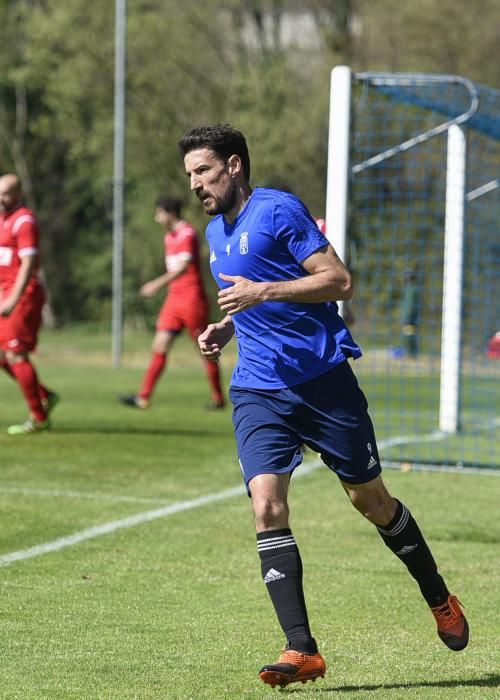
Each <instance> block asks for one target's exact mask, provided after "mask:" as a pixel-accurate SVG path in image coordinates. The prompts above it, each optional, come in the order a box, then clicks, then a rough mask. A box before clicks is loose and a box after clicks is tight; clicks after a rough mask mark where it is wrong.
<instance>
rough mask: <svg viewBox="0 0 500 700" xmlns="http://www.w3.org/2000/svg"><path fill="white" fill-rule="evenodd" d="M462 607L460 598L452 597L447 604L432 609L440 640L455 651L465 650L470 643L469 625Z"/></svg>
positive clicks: (449, 597)
mask: <svg viewBox="0 0 500 700" xmlns="http://www.w3.org/2000/svg"><path fill="white" fill-rule="evenodd" d="M460 606H461V602H460V601H459V600H458V598H457V597H456V596H454V595H450V596H448V600H447V601H446V602H445V603H443V604H442V605H438V606H437V607H436V608H431V612H432V614H433V615H434V617H435V619H436V622H437V633H438V635H439V638H440V639H441V641H442V642H444V643H445V644H446V646H447V647H448V648H449V649H453V651H461V650H462V649H465V647H466V646H467V644H468V642H469V625H468V624H467V620H466V619H465V615H464V614H463V612H462V610H461V608H460Z"/></svg>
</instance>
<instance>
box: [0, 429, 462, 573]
mask: <svg viewBox="0 0 500 700" xmlns="http://www.w3.org/2000/svg"><path fill="white" fill-rule="evenodd" d="M446 437H448V435H446V434H444V433H439V432H436V433H431V434H429V435H418V436H398V437H394V438H387V439H386V440H380V441H379V442H378V446H379V448H380V449H384V448H385V447H390V446H391V445H399V444H404V443H405V442H408V443H411V442H414V441H415V440H419V441H423V440H427V441H429V440H430V441H434V440H444V439H445V438H446ZM322 464H323V462H322V461H321V460H320V459H316V460H314V461H313V462H308V463H306V464H303V465H302V466H301V468H300V469H299V470H297V471H296V472H295V474H294V478H298V477H300V476H305V475H306V474H310V473H311V472H312V471H314V470H316V469H318V467H320V466H322ZM457 471H459V472H460V471H462V470H461V469H459V468H458V469H457ZM464 471H465V470H464ZM244 493H246V489H245V487H244V486H234V487H233V488H230V489H226V490H224V491H218V492H216V493H209V494H207V495H205V496H199V497H198V498H192V499H190V500H188V501H179V502H178V503H172V504H171V505H168V506H164V507H163V508H156V509H155V510H148V511H145V512H143V513H137V515H131V516H129V517H128V518H122V519H121V520H113V521H111V522H109V523H103V524H102V525H94V526H93V527H89V528H86V529H85V530H80V531H79V532H75V533H74V534H72V535H67V536H66V537H58V538H57V539H55V540H52V541H51V542H45V543H42V544H38V545H35V546H34V547H29V548H28V549H20V550H18V551H17V552H10V554H4V555H2V556H0V566H9V565H10V564H13V563H14V562H16V561H22V560H24V559H31V558H33V557H40V556H42V555H43V554H49V553H50V552H57V551H59V550H60V549H64V548H65V547H71V546H72V545H74V544H78V543H79V542H84V541H85V540H90V539H94V538H95V537H101V535H108V534H110V533H112V532H115V531H116V530H121V529H123V528H127V527H135V526H136V525H142V524H143V523H147V522H151V521H152V520H156V519H157V518H164V517H167V516H169V515H174V514H175V513H180V512H182V511H185V510H192V509H193V508H200V507H201V506H205V505H208V504H209V503H216V502H217V501H223V500H225V499H226V498H232V497H233V496H239V495H241V494H244Z"/></svg>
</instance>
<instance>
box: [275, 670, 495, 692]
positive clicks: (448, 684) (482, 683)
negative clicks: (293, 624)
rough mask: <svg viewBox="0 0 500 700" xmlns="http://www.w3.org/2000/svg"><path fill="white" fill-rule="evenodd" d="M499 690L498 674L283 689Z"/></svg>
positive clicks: (328, 690)
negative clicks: (459, 678)
mask: <svg viewBox="0 0 500 700" xmlns="http://www.w3.org/2000/svg"><path fill="white" fill-rule="evenodd" d="M460 687H465V688H498V687H500V676H499V675H498V674H496V673H488V674H487V675H486V676H484V677H483V678H469V679H463V680H443V681H420V682H415V683H380V684H373V685H339V686H336V687H331V688H321V687H315V688H311V686H310V685H309V686H308V687H302V688H300V687H299V688H297V687H295V688H290V689H283V690H282V692H284V693H302V692H306V691H307V692H309V693H310V692H311V690H313V692H316V693H318V694H326V693H358V692H359V691H361V690H365V691H370V690H397V689H398V688H400V689H401V690H408V689H409V688H460Z"/></svg>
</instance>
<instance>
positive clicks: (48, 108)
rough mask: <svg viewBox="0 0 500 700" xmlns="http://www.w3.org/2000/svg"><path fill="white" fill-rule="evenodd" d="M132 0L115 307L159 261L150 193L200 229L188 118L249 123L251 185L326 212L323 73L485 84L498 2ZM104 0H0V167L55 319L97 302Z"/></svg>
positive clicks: (133, 311) (107, 9)
mask: <svg viewBox="0 0 500 700" xmlns="http://www.w3.org/2000/svg"><path fill="white" fill-rule="evenodd" d="M478 7H479V6H478V5H477V4H476V5H474V4H472V3H469V2H468V1H467V0H453V1H452V0H420V1H419V2H418V3H416V2H413V1H412V0H377V2H371V1H370V0H330V1H328V0H303V1H300V2H299V1H295V0H240V1H237V0H220V1H218V0H207V2H204V3H200V2H197V1H196V2H195V1H194V0H183V2H182V3H180V2H177V1H176V0H134V2H129V3H128V26H127V134H126V235H125V262H124V302H125V314H126V318H127V319H129V320H130V322H133V321H134V320H139V321H141V322H142V320H143V319H146V321H147V320H148V318H149V317H150V316H151V314H150V313H149V311H148V306H147V304H144V302H142V301H139V300H138V299H137V295H136V290H137V288H138V286H140V284H141V283H142V282H144V281H145V280H146V279H148V278H150V277H151V275H155V274H157V273H159V272H160V271H161V269H162V265H163V256H162V247H161V231H159V230H158V227H157V226H156V225H155V224H154V223H153V208H154V202H155V199H156V198H157V196H158V195H159V194H161V193H163V192H170V193H173V194H176V195H179V196H181V197H182V198H183V199H184V201H185V203H186V206H185V211H184V215H185V216H186V218H189V219H190V220H192V221H193V222H194V223H195V225H197V226H198V228H199V229H200V230H203V228H204V226H205V224H206V219H205V216H204V215H203V214H202V212H201V211H200V208H199V206H197V203H196V202H195V201H194V200H193V198H192V197H191V196H190V194H189V191H188V187H187V181H186V178H185V175H184V173H183V170H182V163H181V161H180V158H179V155H178V152H177V141H178V139H179V137H180V136H181V135H182V134H183V133H184V131H185V130H186V129H188V128H190V127H192V126H195V125H197V124H202V123H218V122H230V123H232V124H234V125H235V126H237V127H238V128H240V129H241V130H242V131H243V132H244V133H245V134H246V135H247V138H248V142H249V146H250V150H251V155H252V170H253V177H252V180H253V184H255V185H257V184H259V185H264V186H265V185H271V186H272V185H274V186H286V187H287V188H288V189H290V190H292V191H294V192H296V193H297V194H298V195H299V196H300V197H302V198H303V199H304V201H305V202H306V203H307V204H308V206H309V208H310V209H311V211H312V213H313V214H315V215H317V216H323V215H324V206H325V203H324V200H325V188H326V152H327V130H328V109H329V105H328V99H329V75H330V71H331V69H332V67H333V66H335V65H338V64H342V63H345V64H348V65H350V66H351V67H352V68H353V69H354V70H388V71H418V72H435V73H455V74H460V75H465V76H467V77H469V78H472V79H473V80H476V81H478V82H482V83H485V84H488V85H490V86H492V87H498V86H499V82H500V81H499V74H498V71H499V66H498V62H497V61H495V60H492V57H494V56H496V55H497V54H498V36H497V31H496V28H497V27H498V26H499V23H500V5H499V4H498V2H497V0H481V3H480V12H479V13H478ZM114 9H115V8H114V3H113V2H104V3H103V2H98V0H65V2H64V3H61V2H59V1H58V0H0V22H1V25H2V27H3V37H2V43H3V51H2V52H1V54H0V68H1V70H0V170H1V171H2V172H7V171H15V172H17V173H18V174H19V175H20V176H21V178H22V180H23V182H24V188H25V194H26V199H27V202H28V204H29V205H30V206H32V207H33V208H34V209H35V211H36V212H37V215H38V217H39V219H40V221H41V224H42V230H43V244H42V253H43V268H44V274H45V278H46V283H47V287H48V291H49V295H50V302H51V304H50V306H51V309H52V312H53V316H54V319H55V322H56V323H57V324H65V323H68V322H71V321H80V320H94V321H99V320H106V321H107V320H108V319H109V316H110V308H111V263H112V259H111V258H112V225H111V215H112V174H113V173H112V162H113V94H114V91H113V81H114V21H115V18H114Z"/></svg>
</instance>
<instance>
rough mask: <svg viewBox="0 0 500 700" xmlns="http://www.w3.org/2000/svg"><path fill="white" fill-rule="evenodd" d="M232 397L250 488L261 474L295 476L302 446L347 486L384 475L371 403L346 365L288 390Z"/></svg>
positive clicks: (247, 391) (233, 394)
mask: <svg viewBox="0 0 500 700" xmlns="http://www.w3.org/2000/svg"><path fill="white" fill-rule="evenodd" d="M230 398H231V401H232V403H233V406H234V410H233V424H234V430H235V437H236V444H237V447H238V458H239V461H240V467H241V471H242V473H243V478H244V479H245V484H246V486H247V489H248V483H249V482H250V480H251V479H253V477H254V476H257V475H258V474H282V473H285V472H292V471H293V470H294V469H295V467H297V466H298V465H299V464H300V463H301V462H302V450H301V448H302V446H303V445H307V447H309V448H311V450H313V451H314V452H318V453H319V454H320V455H321V459H322V460H323V462H324V463H325V464H326V465H327V466H328V467H329V468H330V469H331V470H332V471H333V472H335V474H337V476H338V477H339V478H340V479H342V481H345V482H347V483H351V484H364V483H366V482H368V481H372V480H373V479H375V477H377V476H378V475H379V474H380V472H381V467H380V460H379V456H378V451H377V443H376V441H375V433H374V430H373V425H372V422H371V419H370V416H369V415H368V403H367V401H366V398H365V395H364V394H363V392H362V391H361V389H360V388H359V386H358V381H357V379H356V377H355V375H354V373H353V371H352V369H351V367H350V365H349V363H348V362H347V361H346V362H342V363H341V364H340V365H337V366H336V367H334V368H333V369H331V370H330V371H329V372H326V373H325V374H322V375H320V376H319V377H316V378H315V379H312V380H311V381H309V382H305V383H304V384H299V385H297V386H293V387H289V388H285V389H272V390H270V391H266V390H263V389H242V388H237V387H231V389H230Z"/></svg>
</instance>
